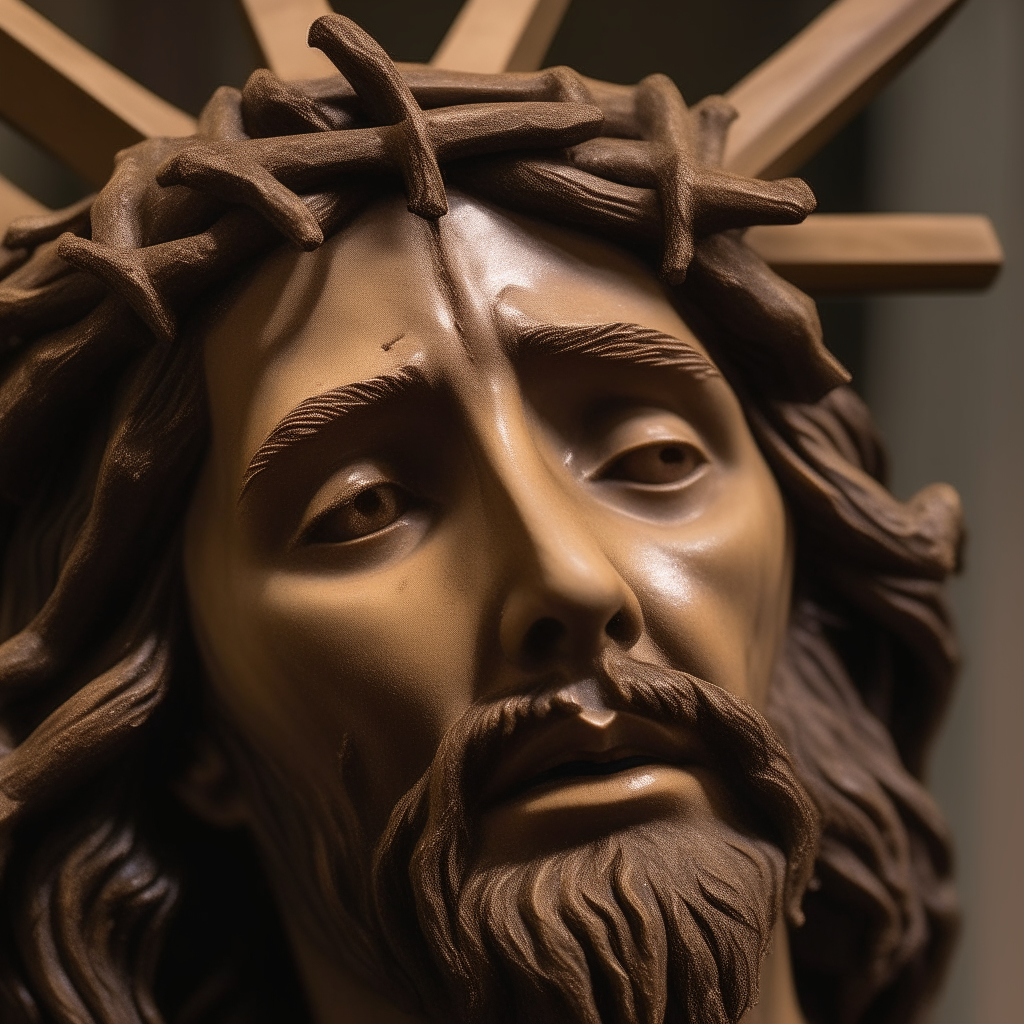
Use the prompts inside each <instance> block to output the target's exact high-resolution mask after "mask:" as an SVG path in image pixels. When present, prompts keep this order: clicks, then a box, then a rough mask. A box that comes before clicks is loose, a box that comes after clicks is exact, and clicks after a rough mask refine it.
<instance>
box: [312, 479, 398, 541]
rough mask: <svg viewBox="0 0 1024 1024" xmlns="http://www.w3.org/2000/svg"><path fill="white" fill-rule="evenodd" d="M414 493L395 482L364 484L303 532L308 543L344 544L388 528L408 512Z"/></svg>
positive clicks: (322, 514)
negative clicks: (366, 485)
mask: <svg viewBox="0 0 1024 1024" xmlns="http://www.w3.org/2000/svg"><path fill="white" fill-rule="evenodd" d="M411 504H412V495H410V494H409V492H408V491H407V490H405V489H404V488H402V487H399V486H398V485H397V484H393V483H379V484H373V485H371V486H370V487H364V488H363V489H362V490H361V491H359V492H358V493H356V494H354V495H352V497H350V498H348V499H346V500H345V501H342V502H339V503H338V504H337V505H334V506H333V507H331V508H329V509H327V510H326V511H325V512H322V513H320V515H318V516H317V517H316V519H314V520H313V522H312V523H311V524H310V525H309V527H308V528H307V529H306V531H305V532H304V535H303V540H304V541H305V542H306V543H307V544H344V543H345V542H346V541H352V540H359V539H360V538H362V537H369V536H370V535H371V534H374V533H379V532H380V531H381V530H386V529H387V528H388V527H389V526H391V524H392V523H395V522H397V521H398V520H399V519H401V517H402V516H403V515H404V514H405V513H406V511H408V509H409V506H410V505H411Z"/></svg>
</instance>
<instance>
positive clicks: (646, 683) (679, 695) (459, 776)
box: [373, 649, 821, 931]
mask: <svg viewBox="0 0 1024 1024" xmlns="http://www.w3.org/2000/svg"><path fill="white" fill-rule="evenodd" d="M586 683H587V685H588V686H589V687H591V688H593V687H596V689H597V692H598V693H599V695H600V697H601V700H602V702H603V703H604V705H605V706H606V707H607V709H608V710H610V711H617V712H626V713H629V714H632V715H635V716H638V717H640V718H643V719H646V720H648V721H650V722H651V723H652V724H655V725H658V726H664V725H666V724H668V725H672V726H675V727H678V728H680V729H682V730H685V731H686V732H687V733H688V734H690V735H691V736H692V737H695V738H696V739H697V741H698V742H699V744H700V746H701V748H702V750H705V751H706V752H707V759H708V766H709V767H711V768H712V769H714V770H715V771H717V772H718V773H719V775H720V776H721V777H722V779H723V781H724V782H725V783H726V785H727V786H728V787H729V789H730V792H732V793H733V794H734V795H736V796H738V797H739V798H740V801H741V803H742V804H743V805H744V806H745V807H746V808H747V809H748V810H749V811H751V812H753V813H754V814H755V815H756V817H757V818H759V819H760V821H761V822H762V824H763V828H764V831H765V833H766V834H765V838H766V839H769V840H770V841H771V842H773V843H774V844H775V845H777V846H778V847H779V848H780V849H781V850H782V852H783V853H784V855H785V858H786V877H785V884H784V890H783V910H784V912H785V914H786V917H787V918H788V920H789V921H790V923H791V924H793V925H794V926H799V925H800V924H802V923H803V913H802V911H801V908H800V905H801V902H802V899H803V894H804V891H805V889H806V888H807V885H808V883H809V882H810V879H811V876H812V874H813V870H814V863H815V859H816V856H817V851H818V844H819V840H820V833H821V823H820V819H819V815H818V811H817V808H816V806H815V804H814V803H813V802H812V800H811V799H810V797H809V796H808V795H807V793H806V791H805V790H804V788H803V786H802V785H801V783H800V781H799V779H798V776H797V773H796V769H795V767H794V766H793V763H792V761H791V759H790V757H789V754H788V753H787V751H786V749H785V747H784V746H783V744H782V742H781V741H780V740H779V739H778V737H777V736H776V735H775V732H774V730H773V729H772V727H771V726H770V725H769V723H768V722H767V721H766V720H765V719H764V718H763V717H762V716H761V714H760V713H759V712H758V711H757V710H756V709H755V708H754V707H752V706H751V705H750V704H748V703H747V702H746V701H744V700H742V699H741V698H739V697H737V696H735V695H734V694H732V693H729V692H728V691H726V690H724V689H722V688H721V687H719V686H716V685H715V684H714V683H710V682H707V681H706V680H703V679H700V678H699V677H697V676H694V675H692V674H690V673H688V672H683V671H681V670H677V669H671V668H666V667H664V666H660V665H654V664H651V663H648V662H641V661H637V660H635V659H633V658H630V657H629V656H628V655H627V654H625V653H624V652H622V651H619V650H617V649H610V650H607V651H606V652H604V653H603V655H602V657H601V659H600V663H599V666H598V670H597V671H596V672H595V673H594V675H593V676H592V677H591V678H589V679H587V680H586ZM580 711H581V707H580V704H579V702H578V700H577V699H576V698H575V697H574V695H573V687H571V686H565V685H562V686H556V685H551V684H548V685H546V686H543V685H542V686H540V687H538V688H536V689H534V690H532V691H530V692H527V693H522V694H513V695H510V696H507V697H504V698H502V699H500V700H495V701H491V702H489V703H487V704H480V705H475V706H473V707H471V708H470V709H469V710H468V711H467V712H466V713H465V714H464V715H463V717H462V718H461V719H460V720H459V721H458V722H456V723H455V724H454V725H453V726H452V727H451V728H450V729H449V730H448V732H447V733H446V734H445V736H444V737H443V739H442V741H441V743H440V745H439V746H438V750H437V752H436V754H435V756H434V759H433V761H432V762H431V765H430V767H429V768H428V769H427V771H426V772H425V773H424V774H423V776H422V777H421V778H420V779H419V781H418V782H417V783H416V784H415V785H414V786H413V787H412V788H411V789H410V790H409V791H408V792H407V793H406V794H405V796H404V797H403V798H402V799H401V800H400V801H399V802H398V803H397V804H396V806H395V808H394V810H393V812H392V814H391V817H390V819H389V822H388V824H387V826H386V828H385V830H384V832H383V834H382V835H381V837H380V839H379V841H378V843H377V844H376V848H375V850H374V853H373V878H374V885H373V888H374V890H375V892H376V893H377V894H378V896H381V895H382V894H383V893H384V892H386V891H387V890H388V889H389V888H390V887H391V885H392V884H393V882H394V880H395V879H396V878H398V877H403V876H406V875H407V872H408V870H409V866H410V865H413V866H414V867H413V870H414V871H419V870H421V867H420V866H423V865H426V864H431V863H432V864H433V870H434V871H436V872H440V873H441V874H442V875H444V876H445V878H446V881H447V882H448V883H449V884H451V885H452V886H453V887H455V888H457V887H458V886H459V885H460V884H461V882H462V881H463V880H464V878H465V874H466V872H467V870H468V864H467V862H466V860H467V851H470V850H471V849H472V845H473V835H472V828H473V824H474V821H475V820H476V818H477V817H478V814H479V811H480V810H481V807H482V805H483V803H484V797H485V794H486V792H487V790H488V784H489V782H490V780H491V779H492V778H493V777H494V775H495V773H496V771H497V769H498V766H499V765H500V764H501V762H502V760H503V759H504V758H505V757H506V756H507V754H508V752H509V751H510V750H511V749H512V747H513V746H514V745H515V744H516V743H517V742H519V741H521V739H522V737H523V735H524V734H525V733H527V732H528V731H529V730H532V729H533V728H535V727H537V726H539V725H541V724H543V723H545V722H549V721H551V720H553V719H556V718H558V717H567V716H571V715H578V714H579V713H580ZM453 851H460V852H461V853H462V857H461V858H459V857H457V856H456V855H455V853H454V852H453ZM393 905H394V901H393V899H390V898H387V899H381V900H378V911H379V912H380V913H381V915H382V918H384V919H385V920H382V924H383V925H384V927H385V930H388V931H389V930H390V929H389V928H388V927H387V922H386V918H387V917H388V916H389V914H388V909H387V908H388V906H393Z"/></svg>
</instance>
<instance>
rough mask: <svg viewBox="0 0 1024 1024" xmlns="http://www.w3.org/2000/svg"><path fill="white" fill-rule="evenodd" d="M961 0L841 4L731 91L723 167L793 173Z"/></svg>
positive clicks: (760, 173)
mask: <svg viewBox="0 0 1024 1024" xmlns="http://www.w3.org/2000/svg"><path fill="white" fill-rule="evenodd" d="M961 2H962V0H837V2H836V3H833V4H832V5H831V6H830V7H828V8H827V9H826V10H825V12H824V13H823V14H821V15H819V17H817V18H815V20H814V21H812V22H811V23H810V25H808V26H807V28H805V29H804V30H803V31H802V32H800V33H799V34H798V35H796V36H794V37H793V39H792V40H790V42H789V43H787V44H786V45H785V46H783V47H782V49H781V50H779V51H778V52H777V53H776V54H775V55H774V56H772V57H769V58H768V60H766V61H765V62H764V63H763V64H761V65H760V66H759V67H757V68H755V69H754V70H753V71H752V72H751V73H750V74H749V75H747V77H746V78H744V79H743V80H742V81H740V82H739V83H738V84H737V85H735V86H734V87H733V88H732V89H731V90H730V91H729V93H728V99H729V101H730V102H731V103H732V104H733V105H734V106H735V107H736V109H737V110H738V111H739V114H740V116H739V118H737V120H736V123H735V124H734V125H733V126H732V129H731V130H730V132H729V141H728V144H727V146H726V151H725V166H726V168H728V169H729V170H730V171H735V172H736V173H737V174H748V175H751V176H753V177H762V178H778V177H782V176H783V175H786V174H790V173H791V172H793V171H795V170H796V169H797V168H798V167H800V166H801V164H803V163H804V162H805V161H806V160H807V158H808V157H810V156H812V155H813V154H814V153H815V152H816V151H817V150H818V149H820V148H821V146H822V145H823V144H824V143H825V142H827V141H828V139H829V138H830V137H831V136H832V135H833V134H834V133H835V132H836V131H838V130H839V129H840V128H841V127H842V126H843V125H844V124H845V123H846V122H847V121H849V120H850V118H852V117H853V116H854V115H855V114H856V113H857V112H858V111H859V110H860V109H861V108H862V107H864V106H865V105H866V104H867V103H868V102H869V101H870V100H871V99H872V98H873V97H874V96H875V94H876V93H878V92H879V90H881V88H882V87H883V86H884V85H885V84H886V83H887V82H888V81H889V80H890V79H891V78H892V77H893V76H894V75H895V74H896V73H897V72H898V71H899V70H900V68H902V67H903V65H904V64H906V63H907V62H908V61H909V60H910V59H911V58H912V57H913V56H914V55H915V54H916V53H917V52H918V51H919V50H920V49H921V47H922V46H924V45H925V43H927V42H928V41H929V40H930V39H931V38H932V36H934V35H935V34H936V33H937V32H938V31H939V29H940V28H941V27H942V26H943V24H945V22H946V20H947V19H948V18H949V17H950V16H951V14H952V13H953V11H954V10H955V9H956V8H957V7H958V6H959V4H960V3H961Z"/></svg>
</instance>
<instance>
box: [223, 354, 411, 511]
mask: <svg viewBox="0 0 1024 1024" xmlns="http://www.w3.org/2000/svg"><path fill="white" fill-rule="evenodd" d="M426 383H427V382H426V378H425V377H424V376H423V374H422V373H421V372H420V371H419V370H418V369H416V368H415V367H412V366H404V367H402V368H401V369H399V370H396V371H395V372H393V373H385V374H381V375H380V376H379V377H371V378H370V379H369V380H363V381H357V382H356V383H354V384H343V385H342V386H341V387H337V388H332V389H331V390H330V391H324V392H323V393H322V394H319V395H312V396H310V397H309V398H306V399H304V400H303V401H301V402H300V403H299V404H298V405H297V406H296V407H295V408H294V409H292V411H291V412H290V413H288V415H287V416H285V417H284V419H283V420H281V422H280V423H278V425H277V426H276V427H274V429H273V430H272V431H271V432H270V433H269V434H268V435H267V439H266V440H265V441H264V442H263V444H261V445H260V446H259V448H257V449H256V453H255V454H254V455H253V457H252V458H251V459H250V460H249V465H248V467H247V468H246V470H245V475H244V476H243V477H242V486H241V488H240V490H239V494H238V500H239V501H241V500H242V498H243V497H245V492H246V491H247V490H248V489H249V487H250V485H251V484H252V482H253V481H254V480H255V479H256V477H258V476H259V475H260V473H262V472H263V471H264V470H265V469H267V467H268V466H269V465H270V464H271V462H273V460H274V459H275V458H276V457H277V456H278V455H279V454H281V452H284V451H286V450H287V449H289V448H292V447H294V446H295V445H296V444H298V443H299V442H300V441H303V440H305V439H306V438H308V437H312V436H314V435H315V434H318V433H320V431H321V430H323V429H324V427H326V426H328V425H329V424H332V423H336V422H337V421H338V420H340V419H341V418H343V417H344V416H346V415H347V414H348V413H351V412H353V411H354V410H356V409H364V408H367V407H369V406H373V405H379V404H380V403H381V402H383V401H386V400H388V399H391V398H395V397H397V396H399V395H402V394H405V393H407V392H409V391H410V390H413V389H418V388H421V387H425V386H426Z"/></svg>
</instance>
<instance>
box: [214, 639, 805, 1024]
mask: <svg viewBox="0 0 1024 1024" xmlns="http://www.w3.org/2000/svg"><path fill="white" fill-rule="evenodd" d="M595 681H596V683H597V686H598V688H599V689H600V691H601V695H602V698H603V701H604V703H605V704H606V705H607V707H608V708H609V709H612V710H616V711H621V712H628V713H631V714H634V715H640V716H645V717H647V718H649V719H651V720H653V721H654V722H656V723H658V724H659V725H662V726H664V725H668V726H671V727H679V728H680V729H684V730H687V731H688V732H689V733H690V734H691V735H694V736H698V737H699V738H700V740H701V743H702V746H703V748H704V749H706V750H707V751H709V752H710V753H709V763H708V764H707V765H706V766H705V767H706V768H707V769H709V770H710V771H711V773H712V777H713V778H714V779H715V780H716V781H717V782H720V783H721V784H723V785H724V787H725V789H726V791H727V792H728V795H729V804H730V806H731V807H732V808H735V809H736V813H735V814H730V815H729V816H728V817H729V820H726V818H725V816H724V815H723V816H717V815H714V814H711V815H701V816H699V817H698V818H696V819H694V818H692V817H691V816H689V815H685V814H681V815H680V814H673V815H669V816H665V817H655V818H654V819H653V820H648V821H643V822H642V823H638V824H633V825H631V826H629V827H626V828H622V829H620V830H618V831H612V832H610V833H609V834H606V835H599V836H597V837H594V838H590V839H588V840H586V841H581V842H579V843H578V844H575V845H568V846H566V847H565V848H561V849H557V850H554V851H552V852H549V853H544V854H543V855H539V856H535V857H532V858H528V859H523V860H518V861H510V862H500V863H494V862H493V860H492V859H485V858H483V857H481V855H480V851H481V842H480V838H481V836H480V832H481V828H480V824H481V812H482V810H483V804H484V799H485V791H486V787H487V783H488V781H489V780H490V778H491V777H492V776H493V774H494V771H495V769H496V767H497V765H498V764H499V763H500V761H501V758H502V756H503V754H504V753H506V752H507V750H508V748H509V744H510V743H511V742H512V741H513V740H515V739H517V738H518V737H519V736H520V735H521V734H522V730H523V729H525V728H528V727H531V726H536V725H537V724H538V723H540V722H544V721H550V720H551V719H553V718H556V717H557V716H560V715H561V716H565V715H572V714H578V713H579V710H580V709H579V707H578V705H576V704H575V703H573V702H571V701H569V700H566V699H565V698H563V697H559V696H558V694H557V693H555V694H554V695H553V694H552V692H551V689H550V688H546V689H542V690H541V691H539V692H534V693H531V694H524V695H517V696H513V697H510V698H506V699H503V700H501V701H496V702H493V703H489V704H486V705H481V706H475V707H473V708H471V709H470V710H469V711H468V712H467V713H466V714H465V715H464V716H463V717H462V718H461V719H460V720H459V721H458V722H456V723H455V724H454V725H453V726H452V727H451V729H449V731H448V733H447V734H446V735H445V737H444V738H443V740H442V742H441V744H440V746H439V748H438V750H437V753H436V754H435V757H434V759H433V761H432V763H431V765H430V767H429V768H428V770H427V771H426V772H425V773H424V775H423V776H422V778H421V779H420V780H419V782H417V784H416V785H415V786H413V787H412V789H410V790H409V792H408V793H406V794H405V796H404V797H403V798H402V799H401V800H400V801H399V802H398V804H397V805H396V807H395V809H394V811H393V813H392V815H391V818H390V821H389V823H388V826H387V828H386V829H385V831H384V833H383V835H382V836H381V838H380V839H379V841H378V842H377V844H376V847H375V848H374V849H373V850H372V852H371V851H370V848H369V845H368V844H367V843H366V841H365V839H364V838H363V833H362V832H361V830H360V828H359V824H358V815H357V814H356V812H355V810H354V804H353V802H352V800H351V799H350V796H349V787H347V786H346V785H344V784H343V785H341V786H338V787H336V788H335V792H334V793H333V794H331V795H326V794H324V793H323V791H322V790H321V791H320V793H319V794H318V795H316V796H314V797H313V798H312V799H310V795H309V794H308V793H302V792H300V791H299V790H300V787H298V786H296V785H294V784H289V782H288V781H287V780H286V779H285V778H284V775H283V773H281V772H279V771H276V770H274V768H273V767H272V766H271V765H270V764H269V763H268V762H267V761H266V760H265V759H264V758H262V757H261V756H260V755H258V754H256V752H255V751H252V750H251V749H249V748H248V746H247V744H246V743H245V741H244V740H241V739H240V738H239V737H238V736H237V734H236V735H235V736H234V737H233V740H232V742H231V743H230V746H231V747H232V748H233V751H234V754H235V757H234V760H235V761H236V764H238V767H239V775H240V777H241V778H242V779H243V781H244V782H245V783H247V785H246V789H247V790H248V795H249V797H250V799H251V800H253V805H254V811H255V814H254V818H255V819H256V821H257V823H258V824H257V826H256V831H257V842H258V845H259V846H260V848H261V851H262V853H263V855H264V857H265V859H266V860H267V861H268V868H269V871H270V875H271V878H272V880H273V881H274V883H275V884H276V885H277V887H278V890H279V897H280V898H281V899H282V900H285V901H287V903H288V904H289V905H290V906H291V907H293V908H297V909H298V912H299V914H301V916H302V919H303V923H304V924H306V925H307V927H308V928H309V929H310V930H311V932H312V934H313V935H314V936H316V939H317V940H318V941H319V943H320V945H321V948H322V949H323V950H324V952H325V953H327V955H328V956H333V957H335V958H337V960H338V961H339V962H341V963H343V964H344V965H345V966H346V967H348V968H349V969H352V970H354V971H355V972H356V973H358V974H359V975H361V976H362V977H363V978H364V979H365V980H366V981H367V982H368V983H369V984H370V985H371V986H372V987H374V988H376V989H377V990H378V991H380V992H381V993H382V994H384V995H385V996H387V998H389V999H390V1000H391V1001H393V1002H395V1003H396V1004H397V1005H399V1006H400V1007H401V1008H403V1009H405V1010H408V1011H412V1012H420V1013H423V1012H425V1013H427V1014H429V1015H431V1016H433V1017H436V1018H437V1019H446V1020H451V1019H457V1020H459V1021H464V1022H467V1024H468V1022H487V1024H492V1022H493V1024H502V1022H510V1024H511V1022H526V1021H529V1022H531V1024H533V1022H538V1024H545V1022H548V1021H552V1022H554V1021H559V1022H562V1024H612V1022H614V1024H641V1022H642V1024H661V1022H663V1021H665V1022H672V1024H677V1022H678V1024H690V1022H692V1024H697V1022H701V1024H725V1022H735V1021H738V1020H739V1019H740V1017H742V1015H743V1014H744V1013H745V1012H746V1010H747V1009H748V1008H749V1007H750V1006H752V1005H753V1004H754V1003H755V1002H756V1000H757V994H758V978H759V973H760V967H761V963H762V960H763V958H764V956H765V954H766V952H767V950H768V946H769V942H770V938H771V933H772V929H773V927H774V924H775V921H776V919H777V918H778V916H779V913H780V911H783V910H784V911H785V913H786V914H787V916H788V918H789V920H790V921H791V923H793V924H799V923H800V922H801V920H802V916H801V912H800V902H801V898H802V895H803V891H804V889H805V888H806V885H807V883H808V881H809V879H810V875H811V872H812V869H813V865H814V858H815V854H816V851H817V844H818V838H819V822H818V815H817V812H816V810H815V807H814V805H813V803H812V802H811V801H810V799H809V798H808V797H807V795H806V793H805V792H804V790H803V788H802V787H801V785H800V783H799V781H798V779H797V776H796V774H795V771H794V769H793V767H792V765H791V763H790V760H789V757H788V755H787V754H786V752H785V750H784V748H783V747H782V745H781V744H780V743H779V741H778V740H777V739H776V738H775V736H774V734H773V732H772V730H771V727H770V726H769V725H768V724H767V722H765V721H764V719H763V718H761V716H760V715H759V714H758V713H757V712H756V711H755V710H754V709H753V708H751V707H750V706H749V705H747V704H746V703H745V702H743V701H741V700H740V699H738V698H736V697H734V696H732V695H731V694H729V693H727V692H726V691H724V690H722V689H720V688H719V687H717V686H714V685H713V684H711V683H707V682H705V681H703V680H700V679H698V678H696V677H695V676H692V675H689V674H687V673H684V672H678V671H674V670H671V669H666V668H662V667H658V666H654V665H650V664H646V663H640V662H636V661H633V660H631V659H629V658H627V657H626V656H624V655H622V654H620V653H618V652H612V653H609V654H608V655H606V657H605V658H604V660H603V662H602V665H601V670H600V672H599V673H598V674H597V678H596V680H595ZM343 782H344V778H343ZM297 797H298V798H299V799H298V800H297V799H296V798H297Z"/></svg>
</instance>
